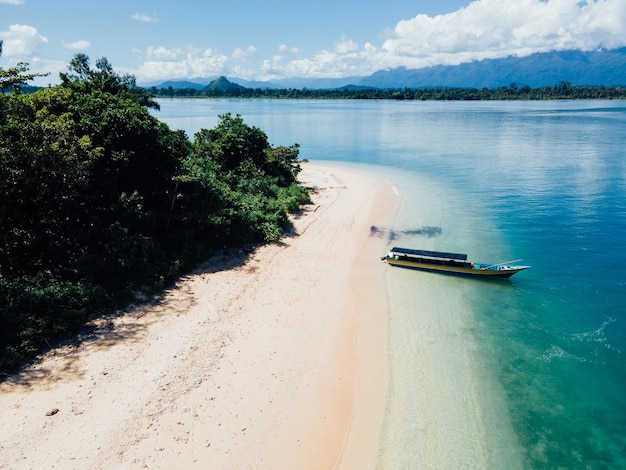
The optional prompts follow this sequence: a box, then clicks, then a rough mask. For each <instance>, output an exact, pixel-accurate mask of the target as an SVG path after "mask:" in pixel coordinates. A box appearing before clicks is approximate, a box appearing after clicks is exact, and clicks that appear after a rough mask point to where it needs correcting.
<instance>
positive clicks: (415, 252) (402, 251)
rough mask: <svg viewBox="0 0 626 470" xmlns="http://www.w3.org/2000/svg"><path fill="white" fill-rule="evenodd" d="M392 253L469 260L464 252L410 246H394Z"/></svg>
mask: <svg viewBox="0 0 626 470" xmlns="http://www.w3.org/2000/svg"><path fill="white" fill-rule="evenodd" d="M391 252H392V253H397V254H400V255H407V256H414V257H428V258H442V259H449V260H458V261H467V255H466V254H463V253H446V252H444V251H428V250H412V249H410V248H399V247H394V248H392V249H391Z"/></svg>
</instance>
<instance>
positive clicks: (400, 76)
mask: <svg viewBox="0 0 626 470" xmlns="http://www.w3.org/2000/svg"><path fill="white" fill-rule="evenodd" d="M560 82H570V83H571V84H572V85H574V86H599V85H605V86H626V48H621V49H612V50H603V51H593V52H583V51H579V50H575V51H559V52H547V53H539V54H533V55H530V56H527V57H507V58H504V59H486V60H481V61H474V62H469V63H466V64H461V65H455V66H444V65H438V66H434V67H427V68H423V69H413V70H411V69H406V68H403V67H401V68H396V69H391V70H380V71H378V72H375V73H373V74H372V75H370V76H368V77H347V78H286V79H279V80H273V81H271V82H261V81H249V80H243V79H238V78H230V79H227V78H226V77H218V78H205V79H199V80H193V81H191V80H189V81H185V80H181V81H166V82H163V83H161V84H160V85H154V86H156V87H157V88H168V87H170V86H171V87H172V88H173V89H181V88H195V89H198V90H200V89H203V88H205V87H213V89H215V88H216V87H217V88H218V89H227V88H228V87H232V86H242V87H245V88H269V89H275V88H294V89H303V88H308V89H312V90H314V89H340V88H343V87H352V89H358V88H432V87H460V88H498V87H502V86H509V85H511V84H512V83H515V84H516V85H518V86H524V85H528V86H530V87H532V88H538V87H544V86H553V85H556V84H558V83H560ZM224 87H227V88H224Z"/></svg>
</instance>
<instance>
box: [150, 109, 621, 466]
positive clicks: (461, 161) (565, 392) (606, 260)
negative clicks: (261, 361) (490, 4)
mask: <svg viewBox="0 0 626 470" xmlns="http://www.w3.org/2000/svg"><path fill="white" fill-rule="evenodd" d="M159 103H160V105H161V111H158V112H157V111H155V112H154V115H155V116H157V117H158V118H160V119H161V120H163V121H165V122H166V123H168V124H169V125H170V127H171V128H174V129H183V130H185V131H186V132H187V134H188V135H189V136H190V137H192V136H193V134H194V133H195V132H197V131H198V130H200V129H201V128H212V127H214V126H215V125H216V124H217V122H218V115H220V114H223V113H227V112H230V113H232V114H233V115H234V114H240V115H241V116H242V117H243V118H244V120H245V121H246V122H247V123H248V124H251V125H255V126H258V127H260V128H261V129H262V130H264V131H265V132H266V133H267V135H268V137H269V140H270V143H271V144H272V145H291V144H293V143H298V144H300V146H301V148H300V151H301V152H300V156H301V157H302V158H306V159H309V160H311V161H314V162H326V163H329V162H332V163H338V164H346V165H350V166H356V167H358V168H362V169H365V170H367V171H371V172H374V173H376V174H379V175H381V176H384V177H386V178H388V179H389V180H391V181H392V182H393V184H394V185H395V186H396V188H397V189H398V192H399V194H401V204H400V208H399V210H398V213H397V216H396V218H395V220H394V222H393V223H392V224H391V226H389V227H376V230H375V231H373V234H374V235H375V236H384V237H387V239H388V240H389V246H394V245H397V246H406V247H413V248H425V249H436V250H442V251H451V252H461V253H467V254H468V255H469V258H470V259H471V260H473V261H479V262H493V263H497V262H507V261H512V260H518V259H523V261H519V262H517V264H528V265H532V268H531V269H530V270H529V271H524V272H522V273H519V274H516V275H515V276H513V277H512V278H511V279H510V280H505V281H481V280H473V279H465V278H458V277H451V276H445V275H439V274H429V273H421V272H417V271H411V270H403V269H397V268H391V267H390V268H389V269H388V271H387V273H386V285H387V289H388V292H389V299H390V300H389V312H390V319H389V325H390V333H389V334H390V336H389V347H390V351H389V370H390V386H389V394H388V403H387V410H386V415H385V422H384V427H383V433H382V438H381V442H380V449H379V462H378V464H377V467H378V468H405V469H413V468H472V467H473V468H485V467H487V468H546V469H547V468H577V469H578V468H594V469H595V468H626V360H625V359H626V357H625V356H626V132H625V129H626V102H623V101H541V102H441V103H440V102H395V101H288V100H286V101H278V100H277V101H269V100H268V101H262V100H205V99H171V100H166V99H161V100H159ZM382 254H383V253H381V255H382Z"/></svg>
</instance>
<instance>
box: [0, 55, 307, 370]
mask: <svg viewBox="0 0 626 470" xmlns="http://www.w3.org/2000/svg"><path fill="white" fill-rule="evenodd" d="M69 69H70V72H69V73H67V74H62V75H61V78H62V80H61V84H60V85H57V86H52V87H48V88H45V89H42V90H39V91H37V92H34V93H28V94H22V93H19V90H17V89H15V88H13V89H12V90H13V91H11V92H9V93H6V94H3V95H0V110H2V112H1V113H0V325H2V327H1V328H0V370H6V369H7V368H9V367H12V366H15V365H16V364H18V363H19V362H20V361H21V360H23V359H24V358H26V357H28V356H29V355H31V354H34V353H35V352H36V351H38V349H39V348H40V347H41V345H43V344H46V342H48V341H51V340H53V339H55V338H59V337H62V336H66V335H70V334H72V333H73V332H75V331H76V330H77V328H80V327H81V326H82V325H84V323H85V322H86V321H87V320H88V319H90V318H92V317H93V316H94V315H97V314H99V313H102V312H106V311H110V310H111V309H112V308H115V307H116V306H120V305H123V304H125V303H126V302H128V301H130V300H132V298H133V297H132V296H133V293H134V292H138V291H142V292H143V291H148V292H151V291H155V290H158V289H161V288H162V287H163V286H164V285H165V284H167V283H168V282H170V281H171V280H172V279H173V278H174V277H175V276H177V275H179V274H181V273H182V272H183V271H184V270H185V269H189V268H191V267H193V266H194V265H195V264H196V263H198V262H199V261H201V260H203V259H204V258H206V257H207V256H209V255H210V254H211V253H212V251H213V250H215V249H216V248H222V247H224V246H225V245H228V246H235V245H242V244H246V243H265V242H272V241H276V240H278V239H279V238H280V237H281V235H282V234H283V233H284V230H285V229H287V228H288V226H289V219H288V213H289V212H290V211H295V210H297V209H298V208H299V207H300V206H301V205H302V204H304V203H306V202H307V201H308V193H307V191H306V190H305V189H304V188H302V187H301V186H299V185H298V184H297V175H298V172H299V171H300V166H299V162H300V160H299V147H298V146H297V144H295V145H293V146H290V147H272V146H270V145H269V143H268V139H267V136H266V135H265V133H264V132H263V131H262V130H260V129H258V128H256V127H253V126H249V125H247V124H246V123H245V122H244V120H243V118H242V117H241V116H239V115H237V116H232V115H230V114H225V115H223V116H220V121H219V124H218V125H217V126H216V127H215V128H214V129H202V130H201V131H200V132H198V134H197V135H196V136H195V138H194V139H193V140H190V139H189V138H188V137H187V136H186V134H185V133H184V132H183V131H176V130H171V129H169V127H168V126H167V125H166V124H164V123H162V122H160V121H159V120H158V119H156V118H155V117H153V116H152V115H151V114H150V113H149V112H148V109H147V106H153V105H154V103H152V102H151V100H150V99H148V98H149V97H148V95H147V94H146V93H145V91H144V90H142V89H139V88H138V87H136V84H135V81H134V78H131V77H120V76H119V75H117V74H116V73H115V72H114V71H113V68H112V67H111V65H110V64H109V63H108V61H106V59H100V60H98V61H97V63H96V69H95V70H93V69H91V67H90V66H89V59H88V57H86V56H84V55H80V54H79V55H77V56H75V58H74V59H73V60H72V62H71V63H70V67H69ZM0 76H1V75H0Z"/></svg>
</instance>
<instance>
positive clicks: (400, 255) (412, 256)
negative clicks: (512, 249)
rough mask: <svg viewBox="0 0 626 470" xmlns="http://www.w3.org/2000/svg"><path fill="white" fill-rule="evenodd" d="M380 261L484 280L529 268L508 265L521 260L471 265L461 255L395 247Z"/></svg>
mask: <svg viewBox="0 0 626 470" xmlns="http://www.w3.org/2000/svg"><path fill="white" fill-rule="evenodd" d="M381 259H382V260H383V261H386V262H387V263H388V264H390V265H391V266H397V267H400V268H409V269H419V270H422V271H432V272H438V273H444V274H460V275H463V276H474V277H485V278H509V277H511V276H512V275H513V274H515V273H518V272H520V271H523V270H524V269H529V268H530V266H515V265H513V266H511V265H510V264H509V263H515V262H517V261H521V260H514V261H507V262H505V263H496V264H486V263H473V262H470V261H467V255H465V254H461V253H445V252H442V251H427V250H412V249H409V248H397V247H396V248H392V249H391V250H390V251H389V253H387V254H386V255H385V256H383V257H382V258H381Z"/></svg>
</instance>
